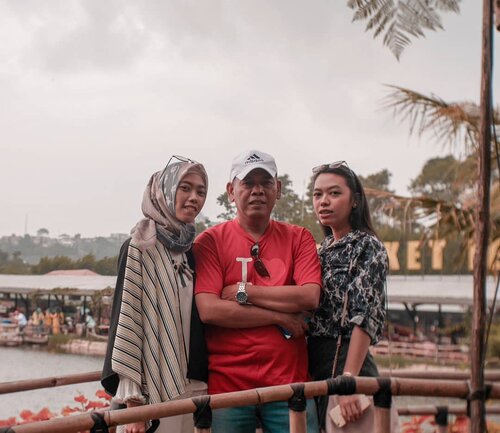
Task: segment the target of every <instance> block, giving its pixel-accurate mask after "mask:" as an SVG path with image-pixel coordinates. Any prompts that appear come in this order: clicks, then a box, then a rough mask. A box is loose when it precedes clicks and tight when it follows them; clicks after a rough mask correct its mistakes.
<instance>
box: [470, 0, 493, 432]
mask: <svg viewBox="0 0 500 433" xmlns="http://www.w3.org/2000/svg"><path fill="white" fill-rule="evenodd" d="M492 30H493V0H483V38H482V61H481V113H480V119H479V155H478V156H479V161H478V165H479V174H478V206H477V207H476V209H477V211H476V224H477V226H476V227H477V229H476V236H475V244H476V253H475V256H474V311H473V316H472V353H471V393H472V395H476V398H474V399H472V400H471V405H470V408H471V412H470V418H471V421H472V422H471V433H483V432H484V431H486V419H485V404H484V399H482V398H480V397H479V398H477V395H478V394H479V396H480V395H481V394H482V393H483V392H484V371H483V360H484V355H485V354H484V352H485V328H486V326H485V324H486V322H485V318H486V295H485V287H486V268H487V253H488V237H489V236H488V235H489V227H488V226H489V215H490V212H489V210H490V209H489V208H490V171H491V65H492V63H491V46H492V45H491V39H492Z"/></svg>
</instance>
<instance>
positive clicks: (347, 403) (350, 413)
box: [338, 394, 363, 423]
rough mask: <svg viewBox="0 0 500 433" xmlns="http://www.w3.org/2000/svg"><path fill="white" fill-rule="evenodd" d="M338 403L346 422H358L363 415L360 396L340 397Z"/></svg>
mask: <svg viewBox="0 0 500 433" xmlns="http://www.w3.org/2000/svg"><path fill="white" fill-rule="evenodd" d="M338 402H339V406H340V413H341V414H342V417H343V418H344V419H345V420H346V422H348V423H349V422H353V421H356V420H357V419H358V418H359V417H360V416H361V415H362V414H363V411H362V410H361V403H360V401H359V396H358V395H356V394H355V395H339V396H338Z"/></svg>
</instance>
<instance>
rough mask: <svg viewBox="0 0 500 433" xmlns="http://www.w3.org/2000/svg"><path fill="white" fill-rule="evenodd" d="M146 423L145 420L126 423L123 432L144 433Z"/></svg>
mask: <svg viewBox="0 0 500 433" xmlns="http://www.w3.org/2000/svg"><path fill="white" fill-rule="evenodd" d="M145 432H146V423H145V422H142V421H141V422H135V423H133V424H127V425H126V426H125V433H145Z"/></svg>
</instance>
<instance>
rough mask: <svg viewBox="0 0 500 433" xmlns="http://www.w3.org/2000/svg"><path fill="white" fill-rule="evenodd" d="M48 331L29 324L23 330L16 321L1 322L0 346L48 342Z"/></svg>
mask: <svg viewBox="0 0 500 433" xmlns="http://www.w3.org/2000/svg"><path fill="white" fill-rule="evenodd" d="M48 342H49V336H48V333H47V332H45V331H40V330H38V329H37V328H36V327H34V326H31V325H27V326H25V327H24V328H23V329H22V330H21V328H20V327H19V325H17V324H16V323H0V346H10V347H13V346H20V345H21V344H25V343H27V344H47V343H48Z"/></svg>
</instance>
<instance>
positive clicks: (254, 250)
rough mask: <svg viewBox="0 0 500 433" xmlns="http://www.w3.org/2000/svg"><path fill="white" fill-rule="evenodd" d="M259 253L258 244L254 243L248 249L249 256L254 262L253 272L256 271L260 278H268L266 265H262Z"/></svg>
mask: <svg viewBox="0 0 500 433" xmlns="http://www.w3.org/2000/svg"><path fill="white" fill-rule="evenodd" d="M259 251H260V247H259V244H258V243H257V242H256V243H255V244H253V245H252V247H251V248H250V255H251V256H252V259H253V260H254V267H255V270H256V271H257V273H258V274H259V275H260V276H261V277H270V275H269V272H268V270H267V268H266V265H264V262H263V261H262V259H261V258H260V257H259Z"/></svg>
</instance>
